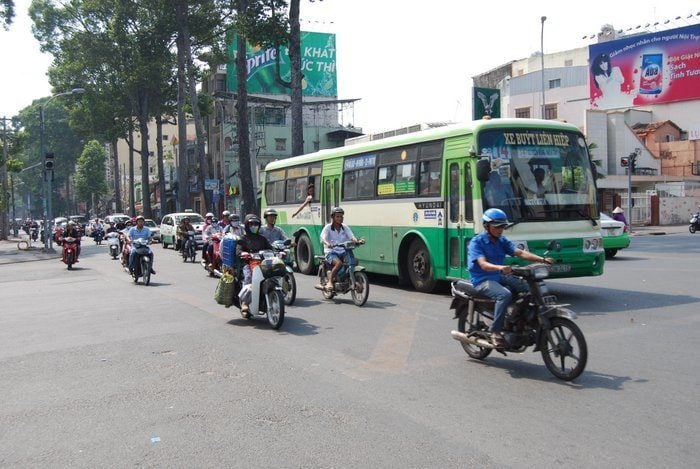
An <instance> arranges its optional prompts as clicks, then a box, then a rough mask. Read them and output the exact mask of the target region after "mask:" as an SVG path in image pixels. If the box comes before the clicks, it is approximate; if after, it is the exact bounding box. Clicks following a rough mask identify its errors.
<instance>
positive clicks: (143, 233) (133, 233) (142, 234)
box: [126, 226, 151, 241]
mask: <svg viewBox="0 0 700 469" xmlns="http://www.w3.org/2000/svg"><path fill="white" fill-rule="evenodd" d="M126 235H127V236H128V237H129V239H130V240H132V241H133V240H135V239H146V240H148V239H151V230H149V229H148V227H147V226H144V227H143V228H142V229H140V230H139V229H138V227H137V226H132V227H131V228H130V229H129V232H128V233H127V234H126Z"/></svg>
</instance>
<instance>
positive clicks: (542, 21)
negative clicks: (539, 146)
mask: <svg viewBox="0 0 700 469" xmlns="http://www.w3.org/2000/svg"><path fill="white" fill-rule="evenodd" d="M545 21H547V17H546V16H543V17H541V18H540V22H541V23H542V28H541V29H540V58H541V60H542V119H544V118H545V116H544V110H545V101H544V22H545Z"/></svg>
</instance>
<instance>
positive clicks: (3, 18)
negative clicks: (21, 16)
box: [0, 0, 15, 30]
mask: <svg viewBox="0 0 700 469" xmlns="http://www.w3.org/2000/svg"><path fill="white" fill-rule="evenodd" d="M14 17H15V2H14V0H0V24H2V26H3V28H5V30H7V29H9V27H10V25H11V24H12V20H13V19H14Z"/></svg>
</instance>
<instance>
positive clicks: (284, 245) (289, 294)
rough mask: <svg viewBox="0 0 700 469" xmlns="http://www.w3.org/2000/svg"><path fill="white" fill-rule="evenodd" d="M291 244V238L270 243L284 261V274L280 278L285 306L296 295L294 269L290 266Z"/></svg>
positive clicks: (288, 304)
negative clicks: (282, 277) (281, 278)
mask: <svg viewBox="0 0 700 469" xmlns="http://www.w3.org/2000/svg"><path fill="white" fill-rule="evenodd" d="M291 244H292V240H291V239H286V240H278V241H274V242H273V243H272V247H273V248H274V250H275V253H277V257H279V258H280V259H282V261H284V267H285V274H284V279H283V280H282V291H283V293H284V304H286V305H287V306H291V305H292V304H293V303H294V300H295V299H296V297H297V281H296V279H295V278H294V269H293V268H292V267H293V263H294V260H293V258H292V256H291V255H290V253H289V246H290V245H291Z"/></svg>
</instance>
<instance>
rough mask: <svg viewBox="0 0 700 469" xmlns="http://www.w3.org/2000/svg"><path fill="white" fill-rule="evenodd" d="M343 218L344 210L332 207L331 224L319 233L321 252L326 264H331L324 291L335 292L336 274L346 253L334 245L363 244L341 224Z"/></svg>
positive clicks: (347, 227)
mask: <svg viewBox="0 0 700 469" xmlns="http://www.w3.org/2000/svg"><path fill="white" fill-rule="evenodd" d="M344 218H345V210H343V209H342V208H340V207H334V208H333V210H331V220H332V221H331V223H328V224H327V225H326V226H324V227H323V231H321V243H323V252H324V253H325V254H326V262H327V263H328V264H331V265H332V266H333V267H332V269H331V275H330V281H329V282H328V284H327V285H326V289H329V290H331V291H333V290H335V282H336V274H337V273H338V271H339V270H340V268H341V267H342V265H343V262H344V260H345V256H346V255H347V253H346V252H345V250H339V249H335V248H334V247H333V246H334V245H336V244H340V243H344V242H346V241H352V242H353V243H356V244H364V242H365V240H364V239H357V238H355V235H354V234H353V232H352V230H350V227H349V226H348V225H346V224H345V223H343V219H344Z"/></svg>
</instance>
